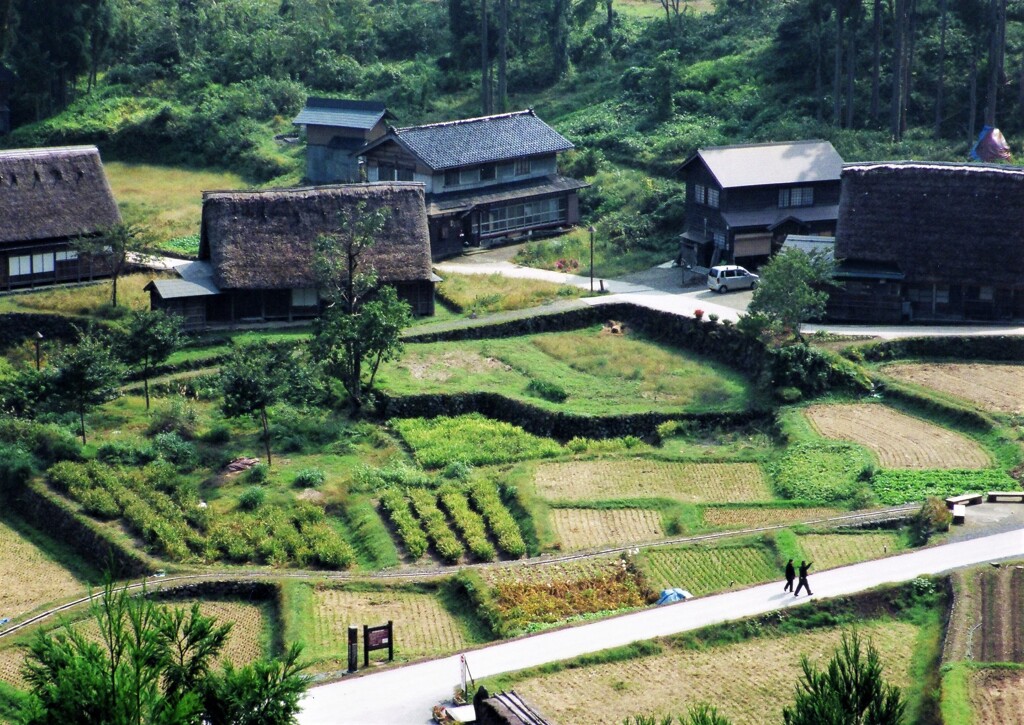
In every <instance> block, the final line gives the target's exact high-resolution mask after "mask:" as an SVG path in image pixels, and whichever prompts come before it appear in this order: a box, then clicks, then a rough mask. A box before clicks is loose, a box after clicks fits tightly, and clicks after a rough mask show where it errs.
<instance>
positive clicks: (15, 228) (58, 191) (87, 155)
mask: <svg viewBox="0 0 1024 725" xmlns="http://www.w3.org/2000/svg"><path fill="white" fill-rule="evenodd" d="M120 221H121V213H120V212H119V211H118V209H117V202H116V201H114V195H113V193H112V192H111V190H110V183H109V182H108V181H107V177H106V174H105V173H104V172H103V163H102V162H101V161H100V153H99V151H98V150H97V149H96V147H95V146H63V147H55V148H35V149H13V150H10V151H0V290H5V291H6V290H13V289H20V288H24V287H36V286H39V285H49V284H55V283H59V282H82V281H86V280H90V279H93V278H95V277H103V276H107V275H109V274H110V264H109V260H108V259H107V258H106V257H91V256H89V255H87V254H80V253H79V252H77V251H75V249H74V243H75V240H76V238H77V237H80V236H89V235H93V234H97V233H99V232H101V231H102V230H103V229H104V228H106V227H110V226H113V225H114V224H118V223H120Z"/></svg>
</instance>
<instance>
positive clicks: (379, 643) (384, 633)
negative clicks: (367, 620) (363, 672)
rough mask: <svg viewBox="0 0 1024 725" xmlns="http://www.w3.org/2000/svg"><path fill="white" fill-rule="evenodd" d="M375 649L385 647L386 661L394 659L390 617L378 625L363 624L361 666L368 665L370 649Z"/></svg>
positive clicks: (392, 629) (392, 631)
mask: <svg viewBox="0 0 1024 725" xmlns="http://www.w3.org/2000/svg"><path fill="white" fill-rule="evenodd" d="M376 649H387V651H388V662H391V661H393V660H394V659H395V638H394V626H393V622H392V621H391V620H390V619H389V620H388V623H387V624H382V625H380V626H379V627H367V626H366V625H365V624H364V625H363V667H369V666H370V651H371V650H376Z"/></svg>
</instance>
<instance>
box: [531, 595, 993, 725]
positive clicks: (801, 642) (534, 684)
mask: <svg viewBox="0 0 1024 725" xmlns="http://www.w3.org/2000/svg"><path fill="white" fill-rule="evenodd" d="M684 606H685V605H684ZM860 631H861V634H862V635H863V636H865V637H866V638H870V639H871V640H872V642H873V643H874V645H875V647H876V649H878V651H879V655H880V656H881V660H882V662H883V663H884V672H885V676H886V678H887V679H888V680H889V681H891V682H893V683H894V684H896V685H897V686H901V687H905V686H907V685H908V684H909V681H910V677H909V668H910V658H911V654H912V651H913V646H914V641H915V638H916V634H917V627H915V626H914V625H912V624H907V623H903V622H886V623H884V624H883V623H870V624H865V625H863V626H861V628H860ZM840 636H841V634H840V631H839V630H838V629H831V630H817V631H814V632H807V633H804V634H800V635H792V636H788V637H778V638H765V639H755V640H751V641H747V642H742V643H739V644H734V645H728V646H722V647H712V648H708V649H706V650H689V651H680V650H670V651H668V652H667V653H665V654H662V655H657V656H653V657H645V658H641V659H635V660H630V661H626V662H616V663H609V664H600V665H594V666H591V667H583V668H577V669H571V670H563V671H562V672H558V673H556V674H552V675H544V676H538V677H533V678H530V679H526V680H523V681H520V682H517V683H516V684H515V690H516V692H518V693H520V694H521V695H523V696H524V697H525V698H526V699H528V700H529V701H530V702H532V703H534V704H535V705H536V706H537V708H538V709H539V710H540V711H541V712H543V713H545V714H546V715H548V716H549V717H551V718H553V719H554V721H555V722H563V723H588V725H591V724H592V725H600V724H604V723H606V724H608V725H618V724H619V723H621V722H623V720H624V719H626V718H627V717H630V716H632V715H634V714H637V713H644V714H649V713H657V714H659V715H664V714H669V713H680V714H681V713H685V711H686V708H687V706H688V705H691V704H693V703H696V702H701V701H705V702H711V703H714V704H715V705H716V706H717V707H718V709H719V711H720V712H722V714H723V715H725V716H726V717H729V718H731V719H732V722H733V723H734V724H735V725H755V724H759V723H764V722H781V721H782V707H783V705H787V704H789V703H791V702H792V699H793V690H794V687H795V686H796V683H797V680H798V679H799V677H800V674H801V671H800V655H801V654H806V655H807V656H808V658H810V659H811V661H812V662H815V663H817V664H818V665H819V666H820V665H821V664H822V663H823V662H824V661H826V660H827V659H828V658H829V657H830V656H831V655H832V652H833V651H834V649H835V647H836V646H837V645H838V644H839V641H840ZM765 663H770V666H765ZM1006 722H1011V721H1006Z"/></svg>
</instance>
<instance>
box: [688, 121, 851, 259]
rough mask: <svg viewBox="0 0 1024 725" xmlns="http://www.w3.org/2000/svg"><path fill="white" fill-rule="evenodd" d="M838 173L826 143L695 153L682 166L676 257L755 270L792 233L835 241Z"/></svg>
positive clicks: (839, 162) (750, 146) (839, 166)
mask: <svg viewBox="0 0 1024 725" xmlns="http://www.w3.org/2000/svg"><path fill="white" fill-rule="evenodd" d="M842 168H843V159H842V158H841V157H840V156H839V154H838V153H837V152H836V150H835V149H834V148H833V147H832V144H830V143H829V142H828V141H793V142H788V143H763V144H745V145H740V146H717V147H711V148H706V149H698V151H697V153H695V154H694V155H693V156H691V157H690V158H689V159H687V161H686V162H685V163H684V164H683V165H682V167H680V172H681V174H682V176H683V178H684V180H685V182H686V206H685V214H686V222H685V227H684V230H683V234H682V243H681V248H680V258H681V260H682V261H683V262H684V263H686V264H689V265H690V266H693V267H711V266H714V265H716V264H727V263H735V264H742V265H744V266H749V267H757V266H758V265H759V264H761V263H762V262H764V261H766V260H767V259H768V258H769V256H771V254H773V253H774V252H776V251H778V250H779V249H780V248H781V246H782V243H783V242H784V241H785V239H786V237H787V236H789V235H791V234H799V235H813V236H834V235H835V229H836V218H837V216H838V205H839V177H840V173H841V171H842Z"/></svg>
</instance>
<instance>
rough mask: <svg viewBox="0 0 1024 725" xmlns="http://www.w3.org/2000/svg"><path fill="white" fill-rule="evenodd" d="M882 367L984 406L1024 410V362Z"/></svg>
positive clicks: (895, 375)
mask: <svg viewBox="0 0 1024 725" xmlns="http://www.w3.org/2000/svg"><path fill="white" fill-rule="evenodd" d="M882 371H883V372H884V373H885V374H886V375H888V376H890V377H893V378H896V379H897V380H902V381H905V382H910V383H916V384H917V385H921V386H923V387H926V388H932V389H934V390H938V391H939V392H940V393H946V394H947V395H952V396H955V397H957V398H963V399H964V400H969V401H970V402H972V403H974V404H975V405H977V406H978V407H980V408H983V409H985V410H993V411H996V412H1000V413H1024V397H1022V396H1021V394H1020V391H1021V390H1024V365H985V364H982V363H895V364H892V365H886V366H884V367H883V368H882Z"/></svg>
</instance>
